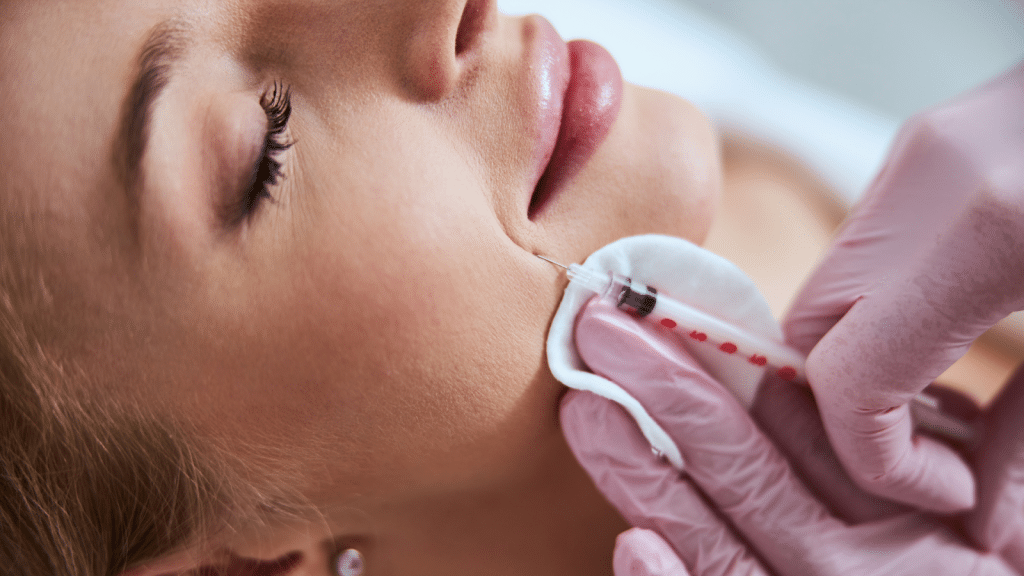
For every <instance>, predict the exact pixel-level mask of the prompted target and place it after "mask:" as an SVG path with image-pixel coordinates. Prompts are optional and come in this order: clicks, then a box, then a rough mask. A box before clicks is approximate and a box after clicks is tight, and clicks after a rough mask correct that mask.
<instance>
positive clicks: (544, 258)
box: [534, 254, 569, 270]
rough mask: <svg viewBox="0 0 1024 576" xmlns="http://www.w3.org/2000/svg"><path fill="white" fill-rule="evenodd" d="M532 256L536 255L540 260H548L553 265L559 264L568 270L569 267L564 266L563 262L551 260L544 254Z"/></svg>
mask: <svg viewBox="0 0 1024 576" xmlns="http://www.w3.org/2000/svg"><path fill="white" fill-rule="evenodd" d="M534 256H536V257H537V258H540V259H541V260H543V261H545V262H550V263H552V264H554V265H555V266H560V267H562V268H565V269H566V270H568V269H569V267H568V266H566V265H565V264H559V263H558V262H555V261H554V260H552V259H551V258H546V257H544V256H541V255H540V254H534Z"/></svg>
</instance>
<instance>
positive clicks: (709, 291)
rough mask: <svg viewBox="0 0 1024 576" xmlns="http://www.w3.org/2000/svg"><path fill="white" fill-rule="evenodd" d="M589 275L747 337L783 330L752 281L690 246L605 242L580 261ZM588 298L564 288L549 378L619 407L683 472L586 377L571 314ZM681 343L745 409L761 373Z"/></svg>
mask: <svg viewBox="0 0 1024 576" xmlns="http://www.w3.org/2000/svg"><path fill="white" fill-rule="evenodd" d="M583 266H584V267H585V268H587V269H589V270H593V271H595V272H600V273H602V274H606V273H608V272H618V273H619V274H622V275H623V276H626V277H628V278H630V279H632V280H633V281H634V282H638V283H641V284H647V285H649V286H653V287H654V288H657V290H658V293H659V294H665V295H668V296H670V297H671V298H674V299H676V300H679V301H680V302H684V303H686V304H689V305H691V306H694V307H697V308H700V309H701V310H703V311H704V312H707V313H708V314H711V315H714V316H717V317H718V318H721V319H723V320H726V321H728V322H729V323H731V324H734V325H736V326H738V327H740V328H744V329H746V330H748V331H750V332H751V333H753V334H759V335H761V336H764V337H766V338H769V339H772V340H776V341H781V340H782V330H781V328H780V327H779V323H778V322H777V321H776V320H775V317H774V316H772V313H771V309H770V308H769V307H768V302H767V301H765V299H764V297H763V296H762V295H761V293H760V292H759V291H758V290H757V287H756V286H755V285H754V281H753V280H751V279H750V277H748V276H747V275H746V274H744V273H743V272H742V271H741V270H740V269H739V268H737V267H736V265H735V264H733V263H732V262H729V261H728V260H726V259H725V258H722V257H721V256H718V255H716V254H713V253H711V252H709V251H707V250H705V249H703V248H700V247H699V246H696V245H694V244H693V243H691V242H688V241H686V240H682V239H680V238H673V237H671V236H660V235H653V234H652V235H646V236H633V237H631V238H623V239H621V240H617V241H615V242H612V243H611V244H609V245H607V246H605V247H603V248H601V249H600V250H598V251H597V252H594V253H593V254H591V255H590V257H589V258H587V260H586V261H585V262H584V263H583ZM593 295H594V294H593V292H590V291H589V290H586V289H584V288H581V287H579V286H576V285H574V284H569V286H568V287H567V288H566V289H565V296H563V297H562V303H561V304H560V305H559V307H558V311H557V312H556V313H555V318H554V320H553V321H552V322H551V330H550V331H549V332H548V341H547V354H548V365H549V366H550V368H551V373H552V374H554V376H555V378H556V379H558V381H559V382H561V383H563V384H565V385H566V386H568V387H570V388H576V389H579V390H587V391H590V392H593V393H595V394H598V395H600V396H604V397H605V398H608V399H609V400H613V401H615V402H617V403H619V404H621V405H622V407H623V408H625V409H626V410H627V411H628V412H629V413H630V414H631V415H632V416H633V419H634V420H636V423H637V424H638V425H639V426H640V430H641V431H642V432H643V434H644V436H646V437H647V440H648V442H650V443H651V446H652V447H653V448H654V449H655V450H658V451H659V452H661V453H662V454H664V455H665V456H666V457H667V458H668V460H669V462H671V463H672V464H673V465H674V466H675V467H676V468H679V469H682V466H683V462H682V457H681V455H680V453H679V449H678V448H677V447H676V445H675V443H674V442H673V441H672V439H671V437H669V435H668V434H667V433H666V432H665V431H664V430H663V429H662V428H661V426H659V425H658V423H657V422H655V421H654V419H653V418H651V416H650V414H648V413H647V411H646V410H644V408H643V406H641V405H640V403H639V402H638V401H637V400H636V399H635V398H633V397H632V396H630V395H629V394H627V393H626V391H625V390H623V389H622V388H620V387H619V386H618V385H617V384H615V383H614V382H612V381H610V380H607V379H605V378H602V377H600V376H598V375H596V374H593V373H591V372H588V371H587V369H586V365H585V364H584V363H583V360H582V359H580V356H579V354H578V353H577V352H576V344H575V339H574V338H573V329H574V327H575V325H576V316H577V314H579V312H580V310H581V309H582V308H583V305H584V304H585V303H586V302H587V301H588V300H589V299H590V298H591V297H592V296H593ZM680 343H681V344H682V345H683V346H684V347H685V348H686V349H687V351H688V352H689V353H690V354H691V355H692V356H693V357H694V358H696V359H697V361H698V362H700V363H701V365H702V366H703V367H704V369H705V370H707V371H708V373H709V374H711V375H712V376H714V377H715V379H717V380H718V381H719V382H721V383H722V384H724V385H725V386H727V387H728V388H729V389H730V390H732V392H733V393H734V394H735V395H736V397H737V398H738V399H739V400H740V402H742V403H743V405H744V406H746V407H748V408H749V407H750V405H751V404H752V403H753V400H754V394H755V393H756V392H757V386H758V383H759V382H760V381H761V378H762V377H763V376H764V371H765V369H764V368H762V367H758V366H754V365H752V364H750V363H749V362H746V361H745V360H744V359H742V358H737V357H733V356H729V355H726V354H721V353H718V352H717V351H715V350H714V349H709V348H708V347H707V346H695V345H693V344H690V343H687V342H686V340H685V339H682V338H681V339H680Z"/></svg>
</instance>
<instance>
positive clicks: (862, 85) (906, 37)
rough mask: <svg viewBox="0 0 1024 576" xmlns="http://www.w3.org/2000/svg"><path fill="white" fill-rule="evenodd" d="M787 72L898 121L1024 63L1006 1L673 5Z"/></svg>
mask: <svg viewBox="0 0 1024 576" xmlns="http://www.w3.org/2000/svg"><path fill="white" fill-rule="evenodd" d="M675 1H677V2H680V3H682V4H686V5H689V6H691V7H693V8H695V9H697V10H699V11H700V12H701V13H703V14H705V15H706V16H708V17H709V18H710V19H712V20H714V21H717V22H719V23H721V24H722V25H724V26H726V27H728V28H731V29H732V30H733V31H735V32H737V33H738V34H739V35H741V36H742V37H743V38H745V39H746V40H747V41H748V42H749V43H750V44H752V45H753V46H754V47H756V48H757V49H759V50H760V51H761V52H762V53H763V54H764V55H766V56H767V57H768V58H769V59H770V60H772V61H773V62H774V63H775V64H776V65H777V66H778V67H779V68H781V69H782V70H784V71H785V72H787V73H789V74H791V75H794V76H799V77H802V78H804V79H807V80H809V81H811V82H814V83H817V84H819V85H821V86H823V87H825V88H827V89H829V90H831V91H834V92H836V93H838V94H842V95H844V96H846V97H848V98H850V99H852V100H856V101H858V102H859V103H861V104H863V105H865V106H868V107H870V108H872V109H874V110H876V111H878V112H879V113H882V114H885V115H887V116H891V117H895V118H897V119H902V118H905V117H906V116H908V115H910V114H912V113H913V112H915V111H918V110H920V109H922V108H924V107H926V106H929V105H931V104H934V103H936V102H940V101H943V100H945V99H948V98H950V97H952V96H954V95H955V94H958V93H960V92H963V91H964V90H967V89H969V88H971V87H973V86H976V85H977V84H979V83H981V82H983V81H985V80H986V79H988V78H991V77H992V76H995V75H996V74H998V73H999V72H1000V71H1002V70H1005V69H1006V68H1009V67H1010V66H1012V65H1013V64H1014V63H1015V62H1017V61H1019V60H1021V59H1024V17H1022V15H1024V11H1022V9H1021V5H1020V4H1017V3H1016V2H1013V1H1010V0H675Z"/></svg>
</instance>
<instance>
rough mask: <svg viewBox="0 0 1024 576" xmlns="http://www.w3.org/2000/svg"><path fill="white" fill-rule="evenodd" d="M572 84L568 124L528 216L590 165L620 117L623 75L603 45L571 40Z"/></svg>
mask: <svg viewBox="0 0 1024 576" xmlns="http://www.w3.org/2000/svg"><path fill="white" fill-rule="evenodd" d="M568 49H569V74H570V76H569V86H568V88H567V89H566V92H565V99H564V102H563V103H562V124H561V126H560V127H559V130H558V140H557V141H556V143H555V149H554V151H553V152H552V153H551V160H550V162H548V166H547V168H546V169H545V170H544V173H543V174H542V175H541V177H540V181H539V182H538V183H537V189H536V190H535V191H534V194H533V198H532V199H531V200H530V208H529V212H528V215H529V217H530V218H531V219H532V218H534V217H536V216H538V215H540V214H541V213H542V212H543V211H544V210H545V208H546V207H548V206H550V205H551V203H552V200H553V199H554V198H555V197H556V196H557V195H558V192H559V191H561V190H562V189H563V188H564V187H565V185H566V184H568V183H569V182H570V181H571V180H572V179H573V178H574V177H575V176H576V174H578V173H579V171H580V169H582V168H583V166H585V165H586V163H587V161H588V160H590V157H591V156H593V155H594V152H595V151H596V150H597V148H598V146H600V145H601V142H603V141H604V139H605V136H607V135H608V131H609V130H610V129H611V127H612V123H614V122H615V118H616V117H618V115H619V106H620V104H621V103H622V73H621V72H619V65H618V64H616V63H615V59H614V58H612V55H611V54H609V53H608V51H607V50H605V49H604V48H603V47H601V46H599V45H597V44H595V43H593V42H590V41H587V40H574V41H572V42H569V43H568Z"/></svg>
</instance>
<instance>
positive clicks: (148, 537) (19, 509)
mask: <svg viewBox="0 0 1024 576" xmlns="http://www.w3.org/2000/svg"><path fill="white" fill-rule="evenodd" d="M6 271H7V272H8V274H0V469H2V473H0V567H3V568H0V574H3V575H4V576H6V575H11V576H114V575H116V574H119V573H120V572H122V571H123V570H125V569H127V568H130V567H132V566H134V565H137V564H139V563H141V562H144V561H147V560H153V559H157V558H159V557H161V556H163V555H166V554H169V553H171V552H175V551H178V550H182V549H189V548H193V549H196V548H198V547H199V546H200V545H201V544H202V543H203V542H204V541H209V540H210V538H211V536H212V535H213V534H215V533H217V532H220V531H222V530H226V529H228V528H229V527H231V526H230V525H229V522H237V523H238V524H245V525H247V526H248V525H251V524H252V523H254V522H263V521H266V520H269V519H279V518H280V517H282V516H287V517H296V516H299V515H300V514H305V513H306V512H305V511H306V510H308V508H304V504H303V503H302V502H301V500H300V499H299V498H298V497H296V496H295V495H294V494H292V493H290V492H289V491H287V490H280V489H278V488H279V487H281V486H289V485H290V484H289V483H288V482H289V480H288V479H285V478H283V477H277V478H275V477H272V476H271V475H270V474H269V473H265V471H264V470H261V469H259V468H258V467H257V466H254V465H251V464H250V465H248V466H245V465H242V463H241V457H239V456H237V455H236V456H232V455H231V454H230V453H228V452H227V451H225V450H221V449H218V448H217V447H216V445H215V444H212V443H211V442H209V441H208V440H201V439H200V437H199V435H198V434H196V433H195V432H194V431H192V430H190V428H189V425H188V423H187V422H186V421H173V420H171V419H170V418H169V417H166V416H158V415H156V414H155V413H153V412H147V411H146V410H144V409H142V408H141V407H139V406H132V405H128V404H126V403H124V402H118V401H117V400H115V399H113V398H109V397H106V396H104V397H102V398H95V397H92V398H90V397H87V395H86V394H85V393H84V390H86V389H88V387H86V386H84V385H83V382H84V381H85V380H86V378H85V376H84V375H81V374H75V373H73V372H70V371H69V370H68V369H67V368H66V367H65V366H62V365H61V364H60V363H58V362H57V361H55V360H53V359H52V358H51V357H50V355H48V354H47V353H46V352H45V351H44V349H43V347H42V346H40V345H39V344H38V341H37V340H35V339H34V338H33V337H32V336H31V335H30V333H29V332H28V331H27V330H26V327H25V325H24V323H23V322H21V321H19V315H18V314H17V307H16V305H15V303H14V302H13V299H12V297H11V295H10V291H5V290H4V288H3V287H4V280H5V278H3V276H6V277H7V278H6V279H8V280H9V279H10V274H9V272H10V268H7V270H6ZM263 464H266V462H264V463H263ZM275 487H278V488H275ZM236 526H237V525H236Z"/></svg>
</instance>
